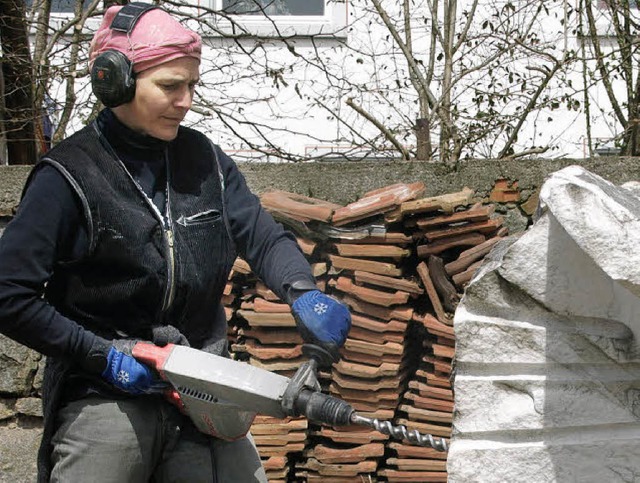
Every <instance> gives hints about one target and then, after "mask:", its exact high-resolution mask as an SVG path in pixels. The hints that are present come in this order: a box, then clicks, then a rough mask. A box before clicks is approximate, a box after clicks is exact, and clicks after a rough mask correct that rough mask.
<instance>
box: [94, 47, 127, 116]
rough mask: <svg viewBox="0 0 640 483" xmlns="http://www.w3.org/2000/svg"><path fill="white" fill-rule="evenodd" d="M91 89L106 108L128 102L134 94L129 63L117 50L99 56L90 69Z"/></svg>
mask: <svg viewBox="0 0 640 483" xmlns="http://www.w3.org/2000/svg"><path fill="white" fill-rule="evenodd" d="M91 88H92V89H93V93H94V94H95V95H96V97H97V98H98V100H99V101H100V102H102V103H103V104H104V105H105V106H106V107H116V106H119V105H121V104H126V103H127V102H129V101H130V100H131V99H133V96H134V95H135V93H136V80H135V76H134V74H133V65H132V63H131V61H130V60H129V59H128V58H127V56H126V55H124V54H123V53H122V52H119V51H117V50H107V51H106V52H103V53H102V54H100V55H99V56H98V57H96V60H95V61H94V63H93V67H92V68H91Z"/></svg>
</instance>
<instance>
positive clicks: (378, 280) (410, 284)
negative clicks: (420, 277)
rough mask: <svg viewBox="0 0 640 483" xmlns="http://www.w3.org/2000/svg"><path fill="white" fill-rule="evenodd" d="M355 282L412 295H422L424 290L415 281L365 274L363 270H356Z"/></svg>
mask: <svg viewBox="0 0 640 483" xmlns="http://www.w3.org/2000/svg"><path fill="white" fill-rule="evenodd" d="M354 276H355V280H356V282H358V283H367V284H369V285H376V286H378V287H386V288H394V289H397V290H402V291H403V292H408V293H410V294H415V295H421V294H422V293H424V290H422V288H421V287H420V285H418V283H417V282H415V281H414V280H409V279H405V278H394V277H387V276H384V275H380V274H377V273H370V272H364V271H362V270H356V271H355V272H354Z"/></svg>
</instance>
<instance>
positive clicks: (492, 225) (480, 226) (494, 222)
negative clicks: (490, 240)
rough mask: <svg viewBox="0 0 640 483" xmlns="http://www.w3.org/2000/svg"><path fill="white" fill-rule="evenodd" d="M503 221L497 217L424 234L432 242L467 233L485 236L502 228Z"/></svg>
mask: <svg viewBox="0 0 640 483" xmlns="http://www.w3.org/2000/svg"><path fill="white" fill-rule="evenodd" d="M503 221H504V219H503V217H502V216H497V217H495V218H492V219H491V220H487V221H478V222H473V223H467V224H464V225H460V226H451V227H447V228H442V229H439V230H438V229H435V230H427V231H424V232H423V233H424V236H425V238H426V239H427V240H428V241H430V242H433V241H436V240H440V239H442V238H451V237H454V236H457V235H464V234H466V233H474V232H478V233H483V234H487V233H494V232H495V231H496V230H497V229H498V228H500V226H501V225H502V222H503Z"/></svg>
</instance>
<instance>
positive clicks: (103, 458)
mask: <svg viewBox="0 0 640 483" xmlns="http://www.w3.org/2000/svg"><path fill="white" fill-rule="evenodd" d="M52 443H53V454H52V465H53V471H52V473H51V482H56V483H57V482H64V483H77V482H81V481H91V482H96V483H107V482H118V483H138V482H139V483H147V482H154V483H168V482H190V483H200V482H203V483H204V482H208V483H226V482H229V483H243V482H247V483H254V482H260V483H266V481H267V477H266V475H265V472H264V469H263V467H262V463H261V462H260V457H259V455H258V452H257V450H256V447H255V445H254V443H253V439H252V438H251V435H248V436H247V437H245V438H241V439H240V440H237V441H233V442H225V441H222V440H219V439H215V438H211V437H209V436H206V435H204V434H202V433H200V432H199V431H198V430H197V429H196V428H195V426H194V425H193V424H192V423H191V421H190V420H189V419H188V418H187V417H186V416H184V415H183V414H181V413H180V412H179V411H178V410H177V409H176V408H175V407H174V406H172V405H171V404H169V403H167V402H165V401H164V400H162V399H161V398H159V397H141V398H134V399H126V400H112V399H105V398H101V397H87V398H83V399H80V400H78V401H73V402H70V403H68V404H66V405H65V406H63V407H62V408H61V409H60V410H59V412H58V420H57V430H56V432H55V435H54V437H53V441H52Z"/></svg>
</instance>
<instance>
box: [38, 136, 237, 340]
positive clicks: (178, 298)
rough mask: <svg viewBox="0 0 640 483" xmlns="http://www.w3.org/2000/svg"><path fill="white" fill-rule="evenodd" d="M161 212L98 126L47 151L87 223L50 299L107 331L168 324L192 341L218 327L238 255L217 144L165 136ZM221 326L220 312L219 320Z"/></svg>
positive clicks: (135, 332) (143, 332) (144, 332)
mask: <svg viewBox="0 0 640 483" xmlns="http://www.w3.org/2000/svg"><path fill="white" fill-rule="evenodd" d="M168 158H169V170H168V180H169V182H168V185H169V187H168V192H167V200H168V202H167V204H168V206H169V208H170V209H169V216H168V217H166V218H168V219H167V220H165V221H164V222H163V221H162V215H161V214H160V212H159V211H158V210H156V209H155V207H154V206H153V204H152V203H151V201H150V200H149V199H148V198H147V197H146V196H145V195H144V193H143V192H142V190H141V189H140V188H139V187H138V186H137V184H136V183H135V182H134V181H133V179H132V178H131V176H130V175H129V173H128V172H127V171H126V169H125V167H124V165H123V164H122V163H121V162H120V161H119V160H118V159H117V158H116V156H115V154H114V153H113V151H112V150H111V149H110V148H109V147H108V145H106V141H104V140H103V139H102V138H101V137H100V136H99V134H98V132H97V130H96V129H95V127H94V126H88V127H86V128H84V129H82V130H81V131H79V132H78V133H76V134H75V135H73V136H71V137H70V138H69V139H68V140H66V141H65V142H64V143H61V144H60V145H58V146H57V147H56V148H54V149H53V150H52V151H50V152H49V153H48V154H47V157H46V158H45V159H44V160H43V162H44V163H50V164H53V165H54V166H56V167H57V168H58V169H59V170H60V171H61V172H62V173H63V174H64V175H65V176H66V177H67V178H68V179H69V181H70V182H71V184H72V185H73V186H74V188H75V190H76V191H77V192H78V195H79V196H80V199H81V200H82V203H83V205H84V208H85V211H86V213H85V215H86V217H87V221H88V227H89V240H90V245H91V246H90V250H89V254H88V255H87V256H86V257H84V258H82V259H81V260H77V261H74V262H73V263H68V264H61V265H59V266H58V267H56V270H55V273H54V277H53V278H52V279H51V280H50V282H49V284H48V286H47V293H46V296H47V298H48V300H49V301H50V302H51V303H52V304H53V305H54V306H55V307H56V308H57V309H58V310H59V311H60V312H62V313H63V314H64V315H66V316H67V317H69V318H70V319H72V320H75V321H77V322H79V323H81V324H82V325H83V326H85V327H87V328H90V329H92V330H94V331H95V332H96V333H100V334H104V335H105V336H107V337H108V336H115V331H116V330H117V331H118V332H119V333H120V334H124V335H126V336H128V337H141V338H146V337H148V336H149V332H148V329H149V328H150V327H151V326H153V325H165V324H171V325H174V326H176V327H177V328H179V329H180V330H181V331H182V332H183V333H184V334H185V335H186V336H187V338H188V339H189V341H190V342H191V343H192V344H193V345H195V346H198V345H199V344H200V343H201V342H202V341H203V340H205V339H208V338H210V337H211V336H212V335H214V334H213V332H215V334H216V335H220V336H224V334H225V333H226V326H225V327H214V325H215V323H216V319H217V315H218V313H219V310H220V308H219V304H220V297H221V295H222V291H223V289H224V285H225V283H226V280H227V276H228V274H229V271H230V269H231V266H232V264H233V260H234V258H235V252H234V249H233V243H232V241H231V239H230V236H229V232H228V229H227V225H226V224H225V218H224V206H223V197H222V190H223V184H222V182H221V176H220V173H219V169H218V164H217V160H216V159H217V158H216V152H215V150H214V148H213V145H212V144H211V143H210V142H209V141H208V140H207V139H206V138H205V137H204V136H203V135H201V134H199V133H197V132H196V131H193V130H190V129H186V128H181V129H180V131H179V134H178V137H177V138H176V139H175V140H174V141H173V142H172V143H171V144H170V146H169V152H168ZM217 324H218V325H220V324H221V321H220V320H218V321H217Z"/></svg>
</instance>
